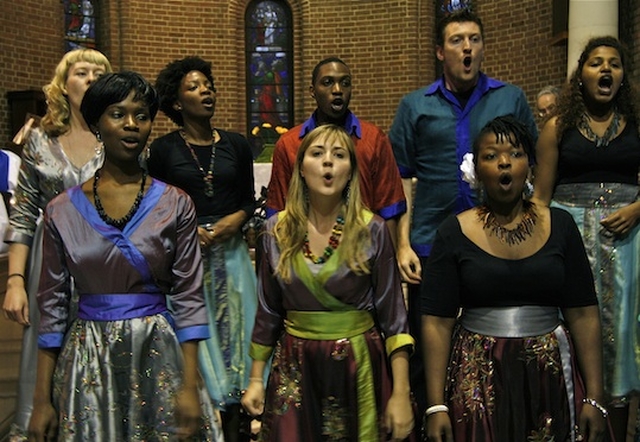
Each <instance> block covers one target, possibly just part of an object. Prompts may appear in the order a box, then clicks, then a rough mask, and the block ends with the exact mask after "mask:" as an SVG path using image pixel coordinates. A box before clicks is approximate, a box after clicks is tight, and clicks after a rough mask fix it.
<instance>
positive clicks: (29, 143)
mask: <svg viewBox="0 0 640 442" xmlns="http://www.w3.org/2000/svg"><path fill="white" fill-rule="evenodd" d="M107 72H111V64H110V63H109V60H108V59H107V57H105V56H104V54H102V53H101V52H98V51H96V50H93V49H76V50H74V51H71V52H67V53H66V54H65V55H64V57H62V60H60V62H59V63H58V65H57V67H56V69H55V73H54V76H53V78H52V80H51V82H50V83H48V84H47V85H46V86H44V88H43V90H44V92H45V96H46V100H47V113H46V115H45V116H44V117H43V118H42V121H41V122H40V127H38V128H36V129H34V130H32V131H31V133H30V134H29V135H28V137H27V140H26V143H25V145H24V147H23V150H22V164H21V167H20V173H19V175H18V186H17V189H16V191H15V195H14V199H13V203H12V207H11V209H12V210H11V215H10V225H9V228H8V229H7V233H6V235H5V238H4V240H5V242H7V243H9V244H10V245H9V270H8V277H7V291H6V296H5V300H4V304H3V306H2V307H3V310H4V314H5V317H6V318H8V319H10V320H13V321H16V322H17V323H19V324H21V325H23V326H25V331H24V336H23V343H22V357H21V361H20V380H19V384H18V405H17V410H16V420H15V425H14V427H13V428H12V440H21V439H24V438H25V430H26V427H27V425H28V423H29V418H30V416H31V409H32V398H33V388H34V386H35V376H36V350H37V345H36V344H37V343H36V340H37V329H38V322H39V314H38V308H37V304H36V301H35V295H36V292H37V289H38V280H39V279H40V266H41V262H42V255H41V254H42V250H41V245H42V235H41V229H40V228H39V219H40V215H41V213H42V210H43V209H44V207H45V206H46V205H47V203H48V202H49V201H50V200H51V199H52V198H53V197H55V196H56V195H58V194H59V193H62V192H63V191H64V190H66V189H68V188H69V187H72V186H75V185H78V184H80V183H82V182H84V181H86V180H87V179H88V178H89V177H91V176H93V174H94V173H95V171H96V170H97V169H98V168H99V167H100V166H101V165H102V161H103V157H104V155H103V152H102V147H101V143H100V141H99V140H98V139H96V135H95V134H94V133H93V132H91V130H90V129H89V127H88V126H87V124H86V123H85V121H84V118H82V114H81V113H80V103H81V102H82V98H83V97H84V93H85V92H86V90H87V89H88V88H89V85H90V84H91V83H92V82H93V81H95V80H97V79H98V78H99V77H100V76H102V75H103V74H105V73H107Z"/></svg>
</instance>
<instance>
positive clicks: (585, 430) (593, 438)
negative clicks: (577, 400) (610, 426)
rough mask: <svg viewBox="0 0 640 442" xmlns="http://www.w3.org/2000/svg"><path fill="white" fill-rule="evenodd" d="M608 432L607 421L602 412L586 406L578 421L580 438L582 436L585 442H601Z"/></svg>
mask: <svg viewBox="0 0 640 442" xmlns="http://www.w3.org/2000/svg"><path fill="white" fill-rule="evenodd" d="M606 430H607V421H606V419H605V418H604V417H603V416H602V413H601V412H600V410H598V409H596V408H595V407H593V406H591V405H589V404H584V405H583V407H582V412H581V413H580V418H579V420H578V430H577V431H578V437H579V436H582V439H577V440H582V441H584V442H600V441H603V440H604V435H605V431H606Z"/></svg>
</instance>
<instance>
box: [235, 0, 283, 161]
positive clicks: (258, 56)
mask: <svg viewBox="0 0 640 442" xmlns="http://www.w3.org/2000/svg"><path fill="white" fill-rule="evenodd" d="M291 21H292V20H291V9H290V8H289V6H288V5H287V4H286V3H285V2H284V1H277V0H262V1H255V0H254V1H252V2H251V3H249V6H248V7H247V10H246V15H245V33H246V38H245V42H246V66H247V67H246V69H247V133H248V134H249V137H250V141H251V143H252V146H253V152H254V155H255V156H257V155H258V154H259V153H260V152H262V150H263V147H264V145H265V144H273V143H274V142H275V140H277V138H278V136H279V135H280V133H281V132H284V131H285V129H287V128H290V127H291V126H292V125H293V60H292V52H293V49H292V48H293V30H292V25H291Z"/></svg>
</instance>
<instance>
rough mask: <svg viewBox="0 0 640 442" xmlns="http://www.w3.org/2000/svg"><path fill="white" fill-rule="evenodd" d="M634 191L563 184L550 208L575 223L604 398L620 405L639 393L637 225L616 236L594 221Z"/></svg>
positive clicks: (639, 238) (639, 244)
mask: <svg viewBox="0 0 640 442" xmlns="http://www.w3.org/2000/svg"><path fill="white" fill-rule="evenodd" d="M637 197H638V187H637V186H631V185H625V184H606V183H605V184H598V183H593V184H592V183H585V184H564V185H560V186H558V187H557V189H556V191H555V193H554V197H553V198H554V201H553V205H554V206H556V207H560V208H562V209H564V210H566V211H568V212H569V213H570V214H571V215H572V216H573V219H574V220H575V221H576V224H577V225H578V228H579V229H580V233H581V234H582V239H583V241H584V244H585V248H586V250H587V255H588V257H589V263H590V265H591V270H592V271H593V276H594V279H595V283H596V293H597V295H598V303H599V306H600V320H601V322H602V333H603V340H602V342H603V372H604V381H605V382H604V387H605V393H607V395H609V396H610V397H611V398H612V399H614V400H625V399H626V396H628V395H629V394H630V393H632V392H633V391H635V392H636V393H637V392H640V225H636V226H635V227H634V228H633V229H632V230H631V232H630V233H629V234H627V235H625V236H624V237H617V236H614V235H613V234H611V233H610V232H609V231H608V230H606V229H605V228H604V227H602V226H601V225H600V220H602V219H604V218H606V217H607V216H609V215H610V214H612V213H613V212H615V211H616V210H618V209H620V208H622V207H624V206H626V205H628V204H630V203H632V202H634V201H636V198H637Z"/></svg>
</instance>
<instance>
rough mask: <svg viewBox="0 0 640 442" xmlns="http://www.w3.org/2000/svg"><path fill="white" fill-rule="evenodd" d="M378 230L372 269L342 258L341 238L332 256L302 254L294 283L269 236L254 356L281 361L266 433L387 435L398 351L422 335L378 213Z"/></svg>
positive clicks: (269, 436)
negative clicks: (282, 275) (280, 269)
mask: <svg viewBox="0 0 640 442" xmlns="http://www.w3.org/2000/svg"><path fill="white" fill-rule="evenodd" d="M369 215H372V214H371V213H369ZM276 219H277V216H273V217H271V218H270V219H269V220H268V221H267V225H266V231H267V232H270V231H272V229H273V226H274V223H275V221H276ZM369 228H370V232H371V243H372V244H371V246H370V248H369V250H368V251H367V255H368V257H369V263H370V265H371V274H370V275H357V274H355V273H354V272H353V271H351V270H350V269H349V268H348V267H347V266H346V265H344V264H340V261H339V259H338V256H339V254H340V247H341V246H339V247H338V248H337V249H336V253H334V254H333V255H332V256H331V258H329V260H327V262H326V263H324V264H311V263H309V262H307V260H305V258H304V257H303V255H302V252H300V253H299V254H298V256H297V257H296V261H295V264H294V268H293V275H292V281H291V282H290V283H285V282H284V281H282V280H281V279H279V278H277V277H275V276H274V275H273V269H274V268H275V267H276V265H277V262H278V260H279V250H278V246H277V244H276V243H275V238H274V237H273V235H271V234H269V233H266V234H264V235H263V238H264V251H265V252H264V256H263V262H262V264H261V266H260V275H259V304H258V314H257V315H256V322H255V326H254V329H253V335H252V344H251V356H252V357H253V358H254V359H257V360H263V361H267V360H268V359H269V357H270V356H271V355H273V360H272V364H271V374H270V376H269V380H268V385H267V391H266V399H265V412H264V416H263V420H262V429H261V433H260V440H262V441H284V440H286V441H291V442H296V441H299V442H302V441H304V442H313V441H327V440H335V441H380V440H386V438H387V433H386V430H385V429H384V428H383V426H382V422H383V421H382V417H383V415H384V411H385V408H386V404H387V401H388V400H389V396H390V394H391V390H392V384H391V371H390V365H389V359H388V356H389V355H390V354H391V353H392V352H393V351H395V350H397V349H399V348H401V347H405V346H409V347H410V348H411V347H413V338H411V336H410V335H409V334H408V325H407V313H406V309H405V305H404V300H403V297H402V291H401V287H400V279H399V275H398V269H397V264H396V261H395V258H394V249H393V244H392V242H391V238H390V236H389V233H388V231H387V228H386V226H385V224H384V221H383V220H382V219H381V218H379V217H377V216H375V217H373V219H372V220H371V222H370V223H369Z"/></svg>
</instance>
